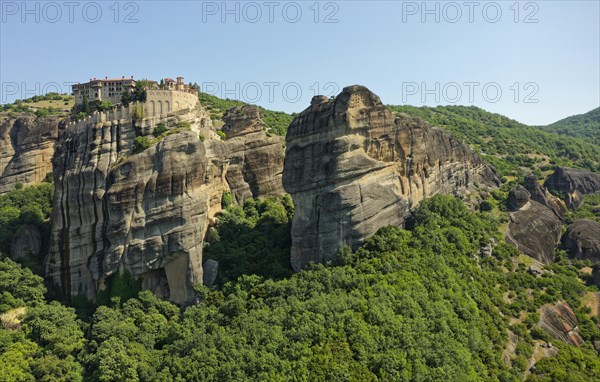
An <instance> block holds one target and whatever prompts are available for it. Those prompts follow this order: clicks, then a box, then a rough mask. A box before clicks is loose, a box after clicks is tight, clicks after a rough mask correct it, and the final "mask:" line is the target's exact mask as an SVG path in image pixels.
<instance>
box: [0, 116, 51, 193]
mask: <svg viewBox="0 0 600 382" xmlns="http://www.w3.org/2000/svg"><path fill="white" fill-rule="evenodd" d="M0 118H1V117H0ZM60 121H61V117H39V118H38V117H36V116H35V115H33V114H30V113H23V114H21V116H19V117H18V118H16V119H11V118H7V119H3V120H0V193H3V192H7V191H10V190H13V189H14V188H15V185H16V184H17V183H22V184H23V185H26V186H27V185H31V184H34V183H39V182H41V181H42V180H44V178H45V177H46V175H47V174H49V173H52V156H53V155H54V143H55V142H56V139H57V138H58V130H59V124H60Z"/></svg>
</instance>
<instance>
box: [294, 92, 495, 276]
mask: <svg viewBox="0 0 600 382" xmlns="http://www.w3.org/2000/svg"><path fill="white" fill-rule="evenodd" d="M499 184H500V182H499V179H498V176H497V175H496V173H495V171H494V170H493V168H492V167H491V166H489V165H488V164H486V163H485V162H484V161H483V160H482V159H481V158H480V157H479V156H477V155H476V154H475V153H474V152H473V150H471V149H470V148H469V147H467V146H466V145H464V144H462V143H461V142H460V141H458V140H457V139H455V138H454V137H452V136H451V135H450V134H448V133H446V132H444V131H442V130H440V129H437V128H433V127H431V126H429V125H428V124H426V123H425V122H423V121H421V120H417V119H412V118H410V117H406V116H400V117H398V118H394V116H393V115H392V113H391V112H390V111H389V110H388V109H387V108H386V107H385V106H384V105H383V104H382V102H381V100H380V99H379V97H378V96H376V95H375V94H373V93H372V92H371V91H369V90H368V89H367V88H365V87H362V86H350V87H346V88H344V90H343V91H342V93H341V94H340V95H338V96H337V97H336V98H335V99H334V100H329V99H327V98H326V97H322V96H318V97H314V98H313V100H312V102H311V105H310V107H308V108H307V109H306V110H304V111H303V112H301V113H300V114H299V115H298V116H297V117H296V118H295V119H294V121H293V122H292V124H291V125H290V127H289V130H288V134H287V137H286V155H285V165H284V172H283V185H284V188H285V189H286V191H287V192H289V193H290V194H291V195H292V197H293V199H294V205H295V215H294V220H293V223H292V251H291V261H292V265H293V267H294V269H296V270H299V269H302V268H304V267H305V266H307V265H308V264H309V263H310V262H324V261H327V260H331V259H333V257H334V256H335V254H336V252H337V250H338V249H339V248H341V247H343V246H346V245H349V246H350V247H352V248H356V247H358V246H359V245H360V244H361V243H362V242H363V240H364V239H365V238H367V237H369V236H370V235H372V234H374V233H375V232H376V231H377V230H378V229H379V228H381V227H383V226H387V225H393V226H401V225H402V224H403V222H404V220H405V218H406V217H407V215H408V214H409V212H410V209H411V208H413V207H416V206H417V205H418V203H419V202H420V201H421V200H422V199H424V198H426V197H429V196H432V195H435V194H439V193H445V194H453V195H466V194H468V193H469V192H471V191H474V190H477V189H479V188H487V187H489V186H497V185H499Z"/></svg>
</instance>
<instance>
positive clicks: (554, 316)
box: [538, 301, 583, 346]
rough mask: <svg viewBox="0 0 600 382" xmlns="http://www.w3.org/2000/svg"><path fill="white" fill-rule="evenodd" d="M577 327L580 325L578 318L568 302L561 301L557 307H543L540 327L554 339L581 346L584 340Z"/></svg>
mask: <svg viewBox="0 0 600 382" xmlns="http://www.w3.org/2000/svg"><path fill="white" fill-rule="evenodd" d="M577 325H579V322H578V321H577V317H575V313H573V309H571V307H570V306H569V304H567V303H566V302H564V301H559V302H557V303H556V304H555V305H544V306H542V309H541V312H540V321H539V322H538V327H540V328H541V329H543V330H544V331H546V332H547V333H548V334H549V335H551V336H552V337H553V338H556V339H557V340H561V341H564V342H567V343H570V344H571V345H574V346H581V345H582V344H583V339H582V338H581V335H580V333H579V329H578V328H577Z"/></svg>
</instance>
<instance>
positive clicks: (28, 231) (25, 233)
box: [10, 225, 42, 260]
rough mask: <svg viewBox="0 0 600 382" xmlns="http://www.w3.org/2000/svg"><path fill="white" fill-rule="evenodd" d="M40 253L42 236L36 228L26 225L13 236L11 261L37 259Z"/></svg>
mask: <svg viewBox="0 0 600 382" xmlns="http://www.w3.org/2000/svg"><path fill="white" fill-rule="evenodd" d="M41 253H42V234H41V232H40V230H39V228H38V227H36V226H34V225H27V226H24V227H22V228H21V229H20V230H19V231H18V232H17V233H16V234H15V236H13V239H12V242H11V244H10V257H11V259H13V260H22V259H27V258H34V259H38V258H39V256H40V255H41Z"/></svg>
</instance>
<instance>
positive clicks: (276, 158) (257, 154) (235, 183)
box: [221, 105, 285, 202]
mask: <svg viewBox="0 0 600 382" xmlns="http://www.w3.org/2000/svg"><path fill="white" fill-rule="evenodd" d="M223 121H224V122H225V125H224V126H223V127H222V129H221V130H222V131H223V132H225V134H226V135H227V140H226V142H225V143H226V146H227V149H228V154H227V156H228V159H229V168H228V169H227V175H226V177H227V183H228V184H229V187H230V188H231V192H232V194H233V198H234V200H235V201H237V202H243V201H244V199H246V198H257V197H259V196H268V195H282V194H283V193H284V192H285V191H284V190H283V185H282V181H281V176H282V173H283V157H284V154H285V148H284V146H285V144H284V138H283V137H280V136H271V137H269V136H267V134H266V131H265V123H264V122H263V120H262V113H261V111H260V109H258V108H257V107H255V106H251V105H246V106H239V107H234V108H232V109H230V110H228V111H227V112H226V113H225V115H224V116H223Z"/></svg>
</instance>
